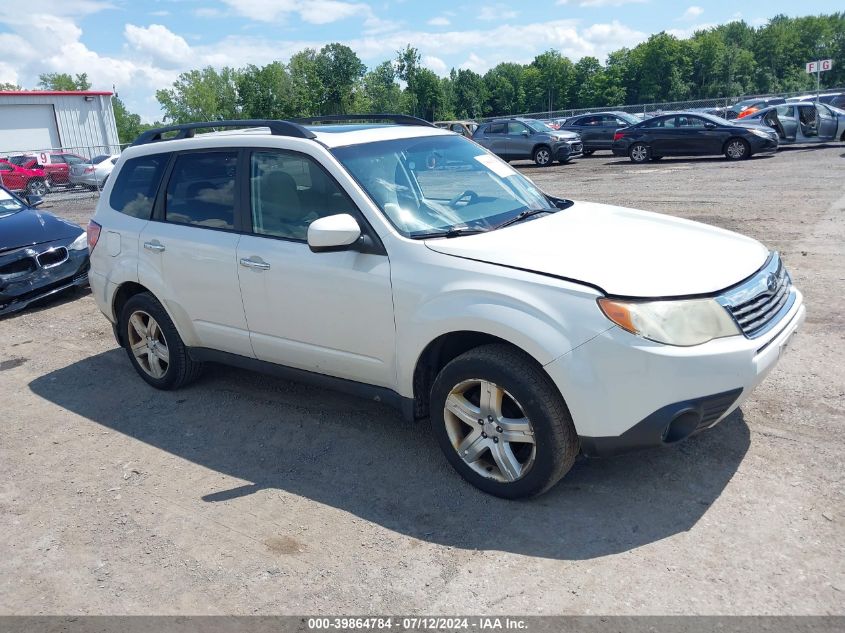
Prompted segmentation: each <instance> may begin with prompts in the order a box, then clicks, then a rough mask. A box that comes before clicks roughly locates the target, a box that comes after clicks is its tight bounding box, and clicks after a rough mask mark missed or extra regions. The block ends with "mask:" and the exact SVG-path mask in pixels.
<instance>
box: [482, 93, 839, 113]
mask: <svg viewBox="0 0 845 633" xmlns="http://www.w3.org/2000/svg"><path fill="white" fill-rule="evenodd" d="M841 92H845V88H830V89H825V90H824V91H823V92H822V93H821V94H829V93H841ZM813 94H815V93H812V92H807V91H806V90H805V91H801V92H780V93H769V94H758V95H754V94H751V95H741V96H736V97H713V98H710V99H691V100H687V101H669V102H663V103H638V104H635V105H615V106H606V107H595V108H578V109H569V110H545V111H543V112H526V113H522V114H511V115H499V116H496V117H485V118H484V119H483V120H485V121H489V120H492V119H495V118H502V117H506V116H520V117H525V118H529V119H559V118H560V119H562V118H568V117H572V116H575V115H577V114H589V113H590V112H602V111H608V110H614V111H617V112H619V111H621V112H628V113H630V114H636V115H640V116H643V117H646V116H654V115H656V114H660V113H661V112H674V111H677V110H693V109H701V110H713V111H714V113H715V114H720V112H719V111H724V110H727V109H728V108H730V107H731V106H733V105H734V104H737V103H739V102H740V101H745V100H747V99H764V98H773V97H780V98H783V99H789V98H792V97H803V96H810V95H813Z"/></svg>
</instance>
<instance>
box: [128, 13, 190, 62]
mask: <svg viewBox="0 0 845 633" xmlns="http://www.w3.org/2000/svg"><path fill="white" fill-rule="evenodd" d="M123 35H124V37H125V38H126V41H127V42H128V43H129V46H131V47H132V48H133V49H135V50H136V51H137V52H139V53H141V54H142V55H147V56H149V57H150V58H151V59H153V60H154V61H156V62H159V63H160V64H161V65H163V66H166V67H168V68H178V67H180V66H182V65H183V64H184V63H185V59H187V58H189V57H190V56H191V47H190V46H189V45H188V43H187V42H186V41H185V38H183V37H181V36H179V35H176V34H175V33H173V32H172V31H171V30H169V29H168V28H167V27H166V26H162V25H161V24H151V25H150V26H149V27H147V28H144V27H141V26H135V25H134V24H127V25H126V28H125V29H124V32H123Z"/></svg>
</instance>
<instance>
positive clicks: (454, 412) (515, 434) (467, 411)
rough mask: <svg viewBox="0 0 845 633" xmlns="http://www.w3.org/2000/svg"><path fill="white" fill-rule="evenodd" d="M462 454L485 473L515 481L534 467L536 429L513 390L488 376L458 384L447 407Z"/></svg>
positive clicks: (445, 413)
mask: <svg viewBox="0 0 845 633" xmlns="http://www.w3.org/2000/svg"><path fill="white" fill-rule="evenodd" d="M443 419H444V422H445V424H446V433H447V434H448V435H449V440H450V441H451V442H452V446H453V447H454V449H455V451H457V453H458V456H459V457H460V458H461V459H462V460H463V461H464V463H465V464H466V465H467V466H469V467H470V468H471V469H472V470H474V471H475V472H477V473H478V474H479V475H481V476H482V477H490V478H493V479H495V480H496V481H501V482H512V481H516V480H517V479H520V478H521V477H523V476H524V475H525V474H526V473H527V472H528V471H529V470H530V469H531V466H533V465H534V459H535V457H536V455H537V446H536V444H535V442H534V427H532V426H531V421H530V420H529V419H528V417H526V415H525V412H524V411H523V409H522V407H521V406H520V404H519V402H517V401H516V398H514V397H513V396H512V395H511V394H510V393H508V392H507V391H505V390H504V389H503V388H502V387H500V386H499V385H497V384H495V383H493V382H490V381H489V380H481V379H472V380H464V381H463V382H461V383H460V384H457V385H455V386H454V387H453V388H452V390H451V391H450V392H449V396H448V397H447V398H446V406H445V407H444V410H443Z"/></svg>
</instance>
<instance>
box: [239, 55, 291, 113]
mask: <svg viewBox="0 0 845 633" xmlns="http://www.w3.org/2000/svg"><path fill="white" fill-rule="evenodd" d="M236 85H237V92H238V104H239V106H240V111H241V115H242V116H243V117H244V118H247V119H284V118H288V117H292V116H296V115H297V114H299V113H298V112H296V111H295V109H294V99H293V87H292V85H291V78H290V75H289V74H288V71H287V69H286V68H285V66H284V64H282V63H280V62H273V63H271V64H267V65H266V66H262V67H261V68H259V67H258V66H255V65H254V64H250V65H249V66H247V67H246V68H244V69H243V70H241V71H240V72H239V73H238V76H237V79H236Z"/></svg>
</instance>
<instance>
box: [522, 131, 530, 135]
mask: <svg viewBox="0 0 845 633" xmlns="http://www.w3.org/2000/svg"><path fill="white" fill-rule="evenodd" d="M529 134H531V132H529V131H528V130H522V135H523V136H528V135H529Z"/></svg>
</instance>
